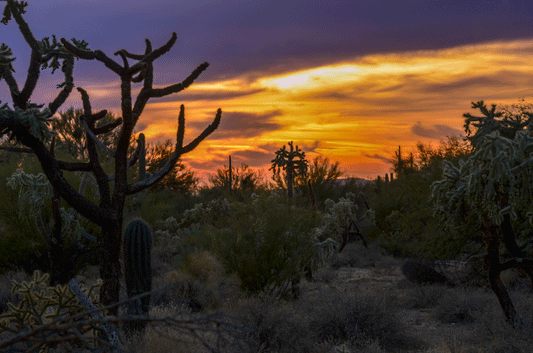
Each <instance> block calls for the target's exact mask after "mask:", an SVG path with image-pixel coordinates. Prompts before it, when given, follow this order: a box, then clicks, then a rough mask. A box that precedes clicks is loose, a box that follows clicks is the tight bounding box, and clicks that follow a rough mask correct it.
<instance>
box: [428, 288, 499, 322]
mask: <svg viewBox="0 0 533 353" xmlns="http://www.w3.org/2000/svg"><path fill="white" fill-rule="evenodd" d="M492 302H493V300H492V298H490V297H488V296H487V294H486V293H482V292H480V291H474V292H473V291H472V290H466V289H460V288H456V289H449V290H446V291H444V293H443V295H442V296H441V298H440V300H439V302H438V304H437V305H436V307H435V311H434V313H433V316H434V317H435V319H437V320H438V321H440V322H442V323H444V324H451V323H462V324H464V323H472V322H474V319H475V317H476V314H477V313H478V312H479V311H480V310H482V308H483V307H485V306H489V307H490V306H491V305H490V303H492ZM497 310H498V309H497Z"/></svg>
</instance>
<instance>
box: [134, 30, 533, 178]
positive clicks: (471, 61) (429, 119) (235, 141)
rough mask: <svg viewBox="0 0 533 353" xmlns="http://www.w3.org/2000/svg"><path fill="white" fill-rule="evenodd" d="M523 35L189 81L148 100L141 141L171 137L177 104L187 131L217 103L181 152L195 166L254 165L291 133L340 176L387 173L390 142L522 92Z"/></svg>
mask: <svg viewBox="0 0 533 353" xmlns="http://www.w3.org/2000/svg"><path fill="white" fill-rule="evenodd" d="M531 50H533V41H524V40H523V41H510V42H497V43H487V44H484V45H472V46H462V47H457V48H449V49H443V50H434V51H416V52H404V53H392V54H385V55H368V56H363V57H358V58H354V59H353V60H352V61H351V62H342V63H339V64H334V65H328V66H323V67H316V68H312V69H307V70H303V71H295V72H290V73H285V74H283V75H274V76H268V75H264V76H263V77H259V78H256V79H253V77H256V76H257V74H256V73H254V72H250V73H248V74H243V75H241V76H239V77H236V78H235V79H231V80H226V81H220V82H217V81H214V82H207V83H199V84H193V85H192V86H191V87H190V88H189V89H188V90H186V91H184V92H182V93H180V94H179V95H177V96H176V97H175V101H174V100H173V101H170V102H169V101H167V102H156V101H155V100H154V102H153V103H151V104H149V105H148V106H147V108H146V110H145V115H144V116H143V117H142V118H141V122H143V123H145V124H147V125H148V124H150V127H147V128H146V130H144V132H145V134H147V136H148V139H149V141H152V142H153V141H155V140H161V139H164V138H171V139H172V138H174V134H175V133H174V131H173V129H174V128H175V126H176V120H175V119H176V115H177V111H178V108H179V105H180V104H182V103H183V104H185V106H186V118H187V129H188V130H187V133H188V134H190V135H189V136H195V134H197V133H198V132H200V131H201V129H203V128H204V127H205V126H207V124H209V123H210V121H211V119H212V118H213V117H214V113H215V111H216V109H217V108H218V107H221V108H222V110H223V120H222V124H221V126H220V128H219V129H218V130H217V131H216V132H215V133H214V134H213V135H212V136H211V137H210V138H209V139H208V140H207V141H205V142H204V143H203V144H202V145H201V146H200V147H199V148H198V149H197V150H195V151H194V152H193V153H191V154H190V155H187V156H185V157H184V160H185V161H186V162H187V163H189V164H190V165H191V166H192V167H193V168H195V169H196V170H198V171H199V172H201V173H212V172H213V171H214V170H216V169H217V168H220V167H222V165H224V164H227V157H228V155H230V154H231V155H232V157H233V160H234V163H236V164H239V163H246V164H248V165H250V166H253V167H260V168H264V167H267V166H268V163H269V161H270V160H271V159H272V158H273V155H274V151H275V150H276V149H278V148H279V147H281V146H282V145H284V144H287V142H289V141H294V142H295V143H297V144H299V145H300V147H301V148H302V149H303V150H304V151H306V153H307V155H308V156H309V157H310V158H313V157H314V156H317V155H319V154H320V155H324V156H327V157H329V158H330V159H331V160H333V161H339V162H340V163H341V165H342V167H343V168H344V169H345V170H346V172H347V174H348V175H350V176H357V177H363V178H367V177H372V178H373V177H375V176H376V175H378V174H384V173H386V172H388V171H389V169H390V164H388V163H387V161H386V160H387V159H388V158H391V157H392V156H393V155H394V151H395V150H396V149H397V148H398V146H399V145H401V146H402V148H403V149H404V150H405V151H409V150H412V149H413V148H414V146H415V145H416V143H417V142H420V141H421V142H424V143H433V144H437V143H438V142H439V141H440V140H445V139H446V137H447V136H453V135H455V136H459V135H461V134H462V133H463V123H464V119H463V117H462V115H463V113H465V112H469V111H470V103H471V102H472V101H478V100H485V101H486V102H487V103H497V104H512V103H514V102H517V101H518V99H520V98H525V99H526V100H528V99H529V98H531V96H532V94H533V91H532V89H531V86H530V82H532V80H531V78H532V77H533V66H532V65H530V63H529V61H530V54H529V53H530V51H531Z"/></svg>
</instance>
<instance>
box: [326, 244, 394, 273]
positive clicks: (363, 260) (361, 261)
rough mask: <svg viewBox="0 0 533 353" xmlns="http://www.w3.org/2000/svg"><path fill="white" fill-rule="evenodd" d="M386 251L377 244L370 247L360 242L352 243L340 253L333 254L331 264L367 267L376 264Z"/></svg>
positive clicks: (336, 266)
mask: <svg viewBox="0 0 533 353" xmlns="http://www.w3.org/2000/svg"><path fill="white" fill-rule="evenodd" d="M384 255H385V251H384V250H383V249H381V248H380V247H379V246H377V245H376V244H371V245H369V246H368V247H365V246H363V245H362V244H358V243H351V244H348V245H346V247H345V248H344V249H343V250H342V252H340V253H335V254H333V255H332V256H331V257H330V259H329V261H328V262H329V264H330V265H331V267H333V268H336V269H338V268H340V267H358V268H366V267H371V266H374V265H375V264H376V263H377V262H378V261H379V260H380V259H381V258H382V257H383V256H384Z"/></svg>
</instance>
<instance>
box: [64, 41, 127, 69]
mask: <svg viewBox="0 0 533 353" xmlns="http://www.w3.org/2000/svg"><path fill="white" fill-rule="evenodd" d="M61 43H62V44H63V46H64V47H65V49H66V50H67V51H68V52H70V53H71V54H72V55H74V56H77V57H78V58H80V59H85V60H94V59H96V60H98V61H100V62H102V63H103V64H104V65H105V66H106V67H107V68H108V69H110V70H111V71H113V72H115V73H116V74H117V75H122V73H123V72H124V68H123V67H122V66H120V64H119V63H117V62H116V61H114V60H113V59H111V58H110V57H109V56H107V55H106V54H104V52H103V51H101V50H95V51H92V50H88V49H81V48H79V47H77V46H75V45H73V44H71V43H70V42H69V41H67V40H66V39H65V38H61Z"/></svg>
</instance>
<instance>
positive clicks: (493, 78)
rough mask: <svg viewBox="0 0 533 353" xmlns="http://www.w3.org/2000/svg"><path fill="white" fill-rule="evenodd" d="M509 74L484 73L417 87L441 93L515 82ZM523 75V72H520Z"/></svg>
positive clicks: (508, 84) (425, 90) (507, 84)
mask: <svg viewBox="0 0 533 353" xmlns="http://www.w3.org/2000/svg"><path fill="white" fill-rule="evenodd" d="M509 75H513V76H515V75H514V74H512V73H498V74H494V75H485V76H478V77H471V78H467V79H462V80H455V81H453V82H447V83H434V84H428V85H424V86H423V87H421V88H419V89H420V90H421V91H424V92H429V93H442V94H446V93H449V92H451V91H456V90H459V89H461V90H463V89H474V87H487V88H489V87H495V86H510V85H514V84H516V80H514V81H513V80H511V79H510V77H509ZM520 75H523V73H520Z"/></svg>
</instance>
